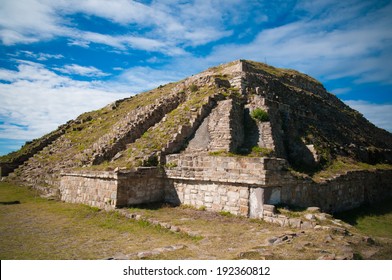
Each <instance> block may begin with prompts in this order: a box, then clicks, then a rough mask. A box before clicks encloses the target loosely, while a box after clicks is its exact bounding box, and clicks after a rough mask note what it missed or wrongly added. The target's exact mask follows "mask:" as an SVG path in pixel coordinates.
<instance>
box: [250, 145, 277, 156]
mask: <svg viewBox="0 0 392 280" xmlns="http://www.w3.org/2000/svg"><path fill="white" fill-rule="evenodd" d="M273 153H274V150H272V149H269V148H263V147H259V146H254V147H252V154H253V155H256V156H261V157H268V156H271V155H272V154H273Z"/></svg>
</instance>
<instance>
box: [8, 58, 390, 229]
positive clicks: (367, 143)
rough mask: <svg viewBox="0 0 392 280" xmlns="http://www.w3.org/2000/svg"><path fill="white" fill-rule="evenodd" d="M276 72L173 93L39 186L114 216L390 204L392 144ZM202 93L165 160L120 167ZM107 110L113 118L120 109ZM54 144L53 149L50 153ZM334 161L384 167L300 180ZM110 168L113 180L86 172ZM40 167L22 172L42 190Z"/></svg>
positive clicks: (258, 214) (208, 77)
mask: <svg viewBox="0 0 392 280" xmlns="http://www.w3.org/2000/svg"><path fill="white" fill-rule="evenodd" d="M279 71H280V72H279ZM279 71H278V69H276V68H273V67H270V66H266V65H263V64H259V63H255V62H250V61H244V60H239V61H235V62H232V63H229V64H226V65H221V66H219V67H215V68H211V69H209V70H207V71H205V72H202V73H200V74H198V75H195V76H192V77H190V78H188V79H185V80H183V81H181V82H180V83H178V84H177V85H175V86H174V87H173V88H172V90H171V94H169V95H167V96H162V97H161V98H160V99H158V100H156V101H155V103H152V104H151V105H148V106H146V107H141V108H136V109H134V110H133V111H132V112H130V113H129V114H127V115H126V116H125V117H123V118H121V119H119V120H118V122H117V123H116V124H115V126H113V128H115V129H112V130H111V131H109V132H108V133H106V134H105V135H103V136H101V137H99V138H98V139H97V140H96V141H95V142H94V143H93V144H92V145H91V147H87V148H86V149H85V150H84V151H83V152H82V153H81V154H82V155H83V156H81V160H80V162H82V163H80V164H79V166H78V165H77V164H75V163H74V162H73V161H72V160H69V162H70V164H68V165H67V164H64V161H63V162H62V163H61V164H60V163H57V165H56V164H54V166H56V167H53V168H52V169H50V170H51V171H50V172H47V173H48V174H49V173H50V174H51V175H50V176H51V177H45V178H46V179H44V181H45V182H46V184H47V185H50V186H52V188H46V189H49V190H50V191H53V190H54V192H55V193H56V194H57V195H58V196H59V197H60V198H61V199H62V200H64V201H66V202H71V203H84V204H88V205H91V206H94V207H99V208H103V209H108V210H110V209H114V208H119V207H127V206H131V205H138V204H144V203H153V202H168V203H172V204H176V205H178V204H186V205H191V206H194V207H196V208H200V209H205V210H208V211H217V212H219V211H225V212H230V213H232V214H234V215H239V216H244V217H251V218H263V219H266V220H271V219H272V220H273V219H275V218H276V219H278V218H279V217H278V215H276V214H275V213H274V205H279V204H285V205H292V206H298V207H309V206H317V207H319V208H321V210H322V211H325V212H337V211H342V210H347V209H352V208H355V207H358V206H360V205H361V204H363V203H373V202H376V201H379V200H381V199H384V198H387V197H391V196H392V186H391V184H392V183H391V182H392V170H391V169H390V168H389V167H390V164H391V163H392V153H391V148H392V135H391V134H390V133H388V132H386V131H384V130H381V129H378V128H376V127H375V126H374V125H372V124H371V123H369V122H368V121H367V120H366V119H364V118H363V117H362V116H361V115H360V114H359V113H358V112H355V111H354V110H352V109H350V108H349V107H348V106H346V105H345V104H344V103H342V102H341V101H340V100H339V99H337V98H336V97H335V96H333V95H331V94H329V93H328V92H327V91H326V90H325V89H324V87H323V86H322V85H321V84H320V83H318V82H317V81H315V80H313V79H312V78H310V77H308V76H306V75H303V74H300V73H298V72H295V71H291V70H285V71H283V70H280V69H279ZM206 84H207V85H208V86H209V88H210V89H212V93H211V94H210V95H208V96H207V97H206V98H204V99H203V101H202V103H200V104H199V105H198V106H195V107H192V108H190V109H189V112H188V115H189V117H188V119H187V121H186V122H184V123H182V124H181V126H179V127H178V128H176V130H177V131H176V133H174V134H173V135H171V137H169V138H168V139H169V140H167V142H165V143H163V144H162V147H161V148H160V149H155V150H154V151H153V152H152V153H151V154H148V155H144V157H142V158H141V164H139V166H135V167H133V168H124V167H123V166H121V164H120V163H118V164H116V163H117V162H121V159H124V158H126V157H127V155H128V154H129V152H128V153H126V152H125V151H126V150H127V149H129V150H131V151H135V150H136V149H135V148H132V147H133V146H132V145H133V143H135V141H136V142H137V141H138V140H137V139H139V138H141V137H142V135H144V134H145V133H146V132H149V131H151V130H154V129H155V130H158V129H160V127H163V125H164V124H165V122H167V121H168V118H169V117H170V115H169V114H170V113H171V112H173V110H175V109H176V108H177V109H178V108H182V107H181V106H182V105H181V104H185V102H187V100H189V96H188V95H187V94H188V92H196V94H197V91H198V90H200V89H201V88H202V87H203V86H205V85H206ZM192 87H193V88H192ZM110 106H113V109H114V110H115V108H116V106H117V104H116V103H114V104H112V105H110ZM183 107H184V108H185V105H184V106H183ZM256 109H257V110H263V111H264V112H266V113H267V114H268V117H267V118H266V119H263V120H258V119H257V118H255V117H254V116H252V112H254V111H255V110H256ZM64 133H65V132H64ZM112 139H115V140H114V141H113V140H112ZM56 141H61V137H60V138H59V140H56ZM56 141H54V142H53V143H50V144H49V145H52V146H53V147H55V146H56ZM162 141H163V140H162ZM59 143H60V142H59ZM369 147H372V148H369ZM47 149H49V150H50V149H52V150H53V149H54V148H51V147H48V148H47ZM55 152H56V150H55V149H54V152H52V153H55ZM37 153H39V152H37ZM339 156H345V157H350V158H352V159H355V160H357V161H360V162H367V163H369V164H376V163H384V166H385V165H386V166H387V168H372V169H371V170H370V169H369V170H368V169H358V170H355V169H354V170H350V171H346V172H343V173H339V174H334V175H333V176H331V177H326V178H320V179H319V180H315V179H314V178H312V177H311V176H307V175H304V174H305V173H306V172H304V173H301V174H300V175H298V174H299V172H293V170H294V171H295V170H300V171H302V170H305V171H309V172H310V173H312V172H316V171H318V170H322V168H323V167H325V166H327V163H326V162H327V161H328V160H331V159H334V158H336V157H339ZM139 158H140V157H139ZM136 159H137V157H135V158H133V159H132V160H136ZM105 160H106V161H110V163H111V165H110V166H112V167H113V168H112V170H104V171H103V170H100V171H96V170H92V169H91V168H89V167H90V166H94V165H99V164H101V163H102V162H104V161H105ZM35 162H36V161H34V159H29V160H28V161H27V162H25V163H23V165H22V166H21V167H19V176H21V174H22V176H23V175H24V176H25V177H26V178H30V181H29V182H30V183H31V184H32V185H34V186H35V187H39V186H40V185H42V184H39V182H42V180H43V179H42V178H44V177H43V175H42V168H43V166H42V165H40V166H38V167H37V166H36V165H34V164H35ZM59 162H61V161H59ZM61 167H62V168H61ZM75 167H77V168H75ZM17 170H18V169H17ZM34 172H35V173H34ZM40 172H41V173H40ZM309 172H308V174H309ZM31 174H35V175H31ZM9 177H12V176H9ZM14 177H15V176H14ZM31 178H33V179H31ZM48 178H49V179H48ZM39 180H41V181H39ZM53 186H54V188H53ZM279 223H282V224H285V223H290V221H289V220H287V219H286V218H282V219H280V220H279Z"/></svg>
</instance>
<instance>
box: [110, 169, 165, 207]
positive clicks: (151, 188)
mask: <svg viewBox="0 0 392 280" xmlns="http://www.w3.org/2000/svg"><path fill="white" fill-rule="evenodd" d="M164 191H165V189H164V180H163V178H162V176H161V173H160V172H159V169H158V168H156V167H139V168H138V169H137V170H133V171H127V172H122V173H119V175H118V189H117V204H116V206H117V207H123V206H129V205H137V204H143V203H152V202H161V201H164V197H165V192H164Z"/></svg>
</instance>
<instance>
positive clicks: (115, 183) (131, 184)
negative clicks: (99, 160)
mask: <svg viewBox="0 0 392 280" xmlns="http://www.w3.org/2000/svg"><path fill="white" fill-rule="evenodd" d="M60 198H61V200H63V201H65V202H70V203H82V204H87V205H90V206H95V207H99V208H102V209H106V210H111V209H114V208H115V207H123V206H129V205H136V204H142V203H151V202H156V201H163V200H164V181H163V180H162V176H161V173H160V172H159V170H158V169H157V168H155V167H152V168H145V167H144V168H143V167H141V168H138V169H136V170H130V171H121V172H93V171H89V172H74V173H62V174H61V184H60Z"/></svg>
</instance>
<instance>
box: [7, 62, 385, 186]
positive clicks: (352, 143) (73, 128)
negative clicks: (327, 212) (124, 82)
mask: <svg viewBox="0 0 392 280" xmlns="http://www.w3.org/2000/svg"><path fill="white" fill-rule="evenodd" d="M225 100H226V101H227V100H229V101H230V102H231V103H230V104H231V105H227V106H231V107H230V108H232V111H233V112H234V111H235V112H237V113H238V112H239V113H238V115H237V116H240V117H238V118H237V117H231V116H228V118H229V120H230V123H229V124H228V125H229V126H230V129H231V130H233V131H234V132H233V133H232V136H230V137H232V139H234V140H233V141H234V142H233V143H234V144H233V145H232V146H230V147H228V148H227V149H226V148H223V149H218V148H216V147H217V146H214V147H212V146H211V144H209V146H208V145H207V146H206V145H204V144H203V143H202V140H201V139H203V135H204V134H203V133H202V127H203V125H206V124H205V122H204V121H205V119H206V118H213V116H214V114H215V115H216V118H218V119H217V123H218V121H219V116H220V115H222V114H226V113H228V111H226V112H225V111H220V112H219V113H218V112H217V111H216V108H217V104H218V103H220V102H222V101H225ZM256 109H257V110H261V111H264V112H265V113H266V116H267V117H266V118H265V119H264V120H262V121H260V120H257V117H255V116H252V112H253V111H255V110H256ZM230 110H231V109H230ZM257 110H256V111H257ZM214 112H215V113H214ZM230 112H231V111H230ZM209 125H210V124H209ZM199 128H200V129H199ZM216 133H217V134H219V131H216ZM233 135H234V136H233ZM208 137H210V138H211V139H212V138H213V137H216V139H220V138H219V137H220V136H219V135H218V136H214V134H211V133H210V134H209V136H208ZM237 138H238V139H237ZM214 139H215V138H214ZM222 139H223V138H222ZM222 139H221V140H222ZM221 140H216V141H217V142H219V141H221ZM224 140H225V139H223V140H222V141H224ZM211 141H212V140H211ZM214 141H215V140H214ZM203 145H204V146H203ZM391 149H392V135H391V134H390V133H389V132H387V131H385V130H383V129H380V128H377V127H376V126H374V125H373V124H371V123H370V122H369V121H367V120H366V119H365V118H364V117H363V116H362V115H361V114H360V113H358V112H357V111H355V110H353V109H351V108H350V107H348V106H347V105H345V104H344V103H343V102H342V101H340V100H339V99H338V98H337V97H336V96H334V95H332V94H330V93H328V92H327V91H326V90H325V88H324V87H323V85H322V84H321V83H320V82H318V81H317V80H315V79H313V78H311V77H309V76H307V75H305V74H302V73H299V72H297V71H294V70H289V69H280V68H275V67H272V66H269V65H266V64H263V63H258V62H253V61H244V60H240V61H234V62H231V63H228V64H224V65H220V66H217V67H212V68H210V69H207V70H206V71H204V72H202V73H200V74H197V75H194V76H192V77H189V78H186V79H184V80H182V81H179V82H176V83H170V84H167V85H163V86H160V87H158V88H156V89H153V90H150V91H147V92H143V93H140V94H138V95H135V96H132V97H129V98H126V99H123V100H119V101H116V102H114V103H112V104H109V105H108V106H106V107H104V108H102V109H100V110H97V111H92V112H88V113H84V114H82V115H80V116H79V117H77V118H76V119H75V120H72V121H70V122H68V123H67V124H65V125H62V126H60V127H59V128H58V129H57V130H56V131H54V132H52V133H50V134H48V135H45V136H43V137H42V138H40V139H37V140H33V141H32V142H29V143H26V145H25V146H24V147H23V148H22V149H20V150H19V151H17V152H14V153H11V154H9V155H6V156H3V157H0V164H1V167H2V175H3V176H5V175H8V173H10V174H9V176H8V179H9V180H17V181H21V182H22V183H24V184H27V185H31V186H35V187H38V186H40V187H55V188H58V187H59V180H60V179H59V175H60V172H61V171H64V170H75V169H77V170H91V169H92V170H114V169H116V168H119V169H130V168H134V167H137V166H156V165H164V164H165V157H164V156H165V155H168V154H173V153H178V152H181V151H184V150H190V151H192V150H193V151H194V152H200V153H209V154H211V153H215V154H219V155H227V156H246V157H266V156H268V157H278V158H283V159H286V160H287V162H288V165H289V168H290V169H291V170H292V171H293V172H295V173H297V174H305V175H309V176H314V178H316V177H317V174H323V176H324V177H325V176H327V177H328V176H330V177H333V176H335V175H336V172H341V171H342V169H344V171H347V170H350V169H352V170H361V169H379V168H382V169H385V168H386V169H390V168H391V164H392V152H391ZM336 166H341V167H342V168H336ZM326 171H328V172H326ZM11 172H12V173H11ZM322 172H324V173H322Z"/></svg>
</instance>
